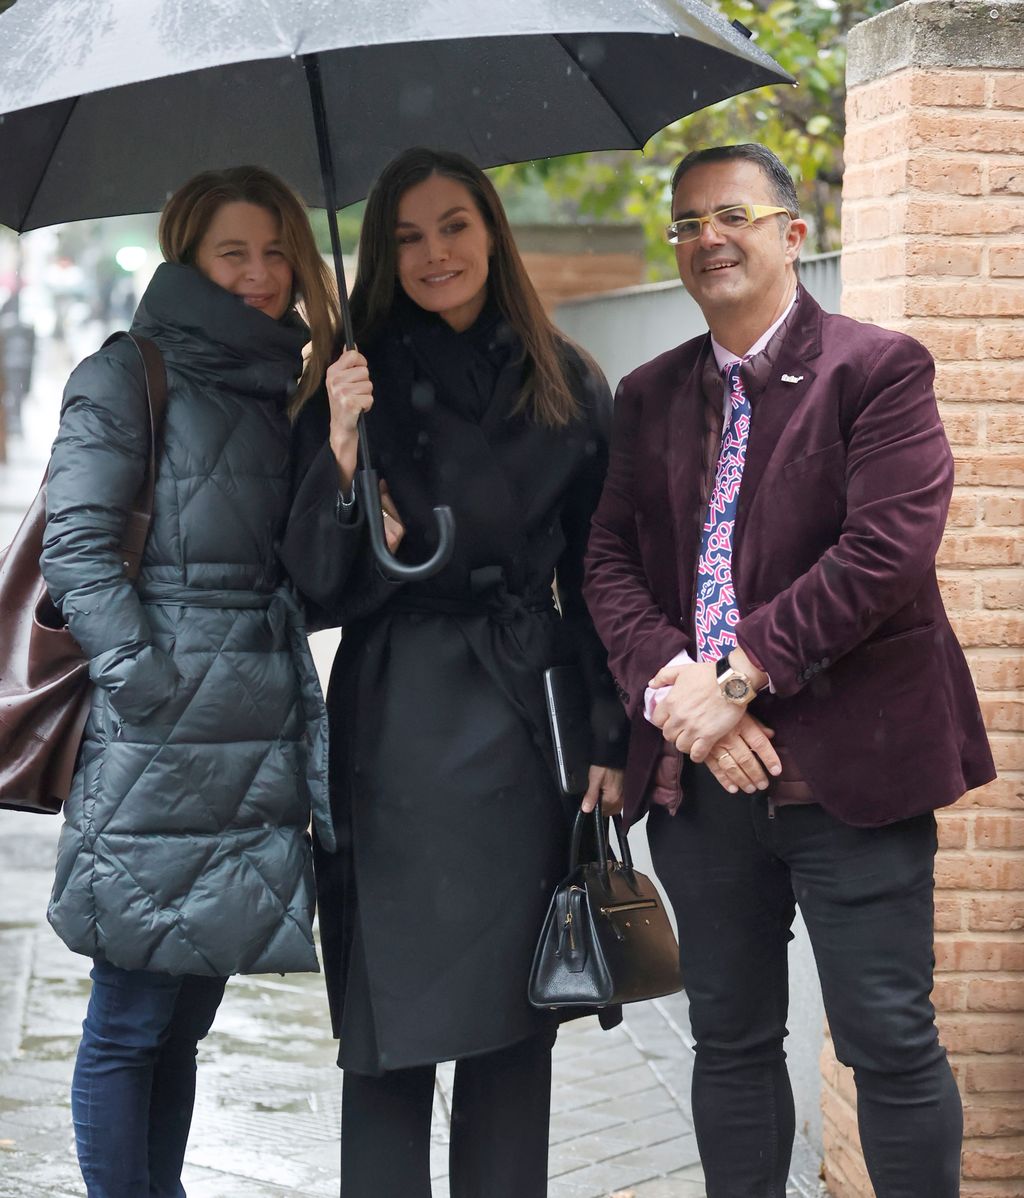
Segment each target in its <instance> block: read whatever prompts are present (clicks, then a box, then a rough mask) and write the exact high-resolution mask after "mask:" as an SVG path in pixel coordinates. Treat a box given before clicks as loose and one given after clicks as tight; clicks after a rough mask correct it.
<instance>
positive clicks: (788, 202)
mask: <svg viewBox="0 0 1024 1198" xmlns="http://www.w3.org/2000/svg"><path fill="white" fill-rule="evenodd" d="M737 158H738V159H743V160H745V161H747V162H753V163H754V164H755V165H756V166H759V167H760V168H761V173H762V174H763V175H764V177H765V178H766V179H767V180H768V183H769V185H770V186H771V190H772V198H773V199H774V200H775V203H776V204H778V205H779V207H780V208H787V209H788V210H789V211H790V212H792V213H793V214H794V216H795V215H797V214H798V213H799V212H800V201H799V200H798V199H797V196H796V187H795V185H794V183H793V176H792V175H791V174H790V173H789V171H788V170H786V168H785V167H784V166H783V165H782V163H781V162H780V161H779V159H778V158H776V156H775V155H774V154H773V153H772V152H771V150H769V149H768V147H767V146H762V145H760V144H758V143H757V142H745V143H744V144H743V145H739V146H711V147H709V148H708V149H706V150H691V151H690V153H689V154H687V155H686V157H685V158H684V159H683V160H682V161H681V162H680V163H679V165H678V166H677V167H676V169H675V171H674V172H673V173H672V195H675V194H676V188H677V187H678V186H679V180H680V179H681V178H682V177H683V175H685V174H686V173H687V171H691V170H693V168H694V167H695V166H701V165H702V164H703V163H705V162H730V161H732V160H734V159H737Z"/></svg>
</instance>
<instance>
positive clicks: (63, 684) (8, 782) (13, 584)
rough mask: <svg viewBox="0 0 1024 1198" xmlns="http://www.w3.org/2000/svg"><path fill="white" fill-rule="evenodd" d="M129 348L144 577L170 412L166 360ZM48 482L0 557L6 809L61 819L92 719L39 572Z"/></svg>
mask: <svg viewBox="0 0 1024 1198" xmlns="http://www.w3.org/2000/svg"><path fill="white" fill-rule="evenodd" d="M119 337H127V338H129V340H131V341H132V342H133V344H134V345H135V348H136V349H137V350H138V352H139V356H140V357H141V359H142V364H143V367H144V368H145V372H146V396H147V400H148V403H149V426H150V437H149V465H148V466H147V468H146V475H145V478H144V479H143V481H142V484H141V486H140V487H139V491H138V494H137V495H136V496H135V500H134V502H133V504H132V511H131V514H130V516H129V518H128V522H127V524H126V526H125V530H124V535H123V537H122V541H121V551H122V561H123V563H124V572H125V575H126V576H127V577H128V578H131V579H134V578H137V577H138V573H139V567H140V565H141V563H142V553H143V550H144V549H145V547H146V536H147V535H148V533H149V523H150V519H151V518H152V515H153V491H154V487H155V484H156V463H157V454H158V447H159V439H160V430H161V429H162V427H163V418H164V412H165V410H166V408H167V376H166V373H165V371H164V363H163V358H162V357H161V356H160V351H159V350H158V349H157V347H156V346H155V345H154V344H153V342H152V341H149V340H147V339H146V338H145V337H139V336H137V335H135V334H134V333H115V334H114V335H113V336H112V337H110V338H108V339H107V341H106V342H104V344H105V345H109V344H110V342H111V341H114V340H116V339H117V338H119ZM46 479H47V475H45V474H44V475H43V482H42V485H41V486H40V488H39V491H38V492H37V493H36V497H35V499H34V500H33V501H32V506H31V507H30V508H29V510H28V512H27V514H26V515H25V518H24V520H22V522H21V527H20V528H19V529H18V532H17V534H16V535H15V538H14V540H13V541H12V542H11V544H10V545H9V546H8V547H7V548H6V549H4V550H3V551H2V552H0V807H8V808H13V809H15V810H18V811H41V812H49V813H51V814H55V813H56V812H58V811H60V808H61V804H62V803H63V802H64V800H65V799H66V798H67V797H68V792H69V791H70V789H71V778H72V775H73V774H74V771H75V759H76V758H77V756H78V749H79V746H80V745H81V742H82V732H83V729H84V728H85V721H86V717H87V716H88V714H89V700H90V692H91V688H90V685H89V662H88V660H87V658H86V657H85V655H84V654H83V652H82V650H81V648H80V647H79V645H78V642H77V641H76V640H75V638H74V637H73V636H72V635H71V632H70V631H69V629H68V626H67V624H65V622H64V619H63V617H62V616H61V614H60V612H59V611H58V610H57V607H56V605H55V604H54V602H53V600H52V599H51V598H50V595H49V593H48V591H47V589H46V583H45V582H44V581H43V576H42V574H41V573H40V570H39V559H40V557H41V556H42V552H43V532H44V529H45V527H46Z"/></svg>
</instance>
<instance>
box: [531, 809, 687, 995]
mask: <svg viewBox="0 0 1024 1198" xmlns="http://www.w3.org/2000/svg"><path fill="white" fill-rule="evenodd" d="M588 818H591V819H593V820H594V822H595V825H596V833H597V853H598V860H596V861H588V862H585V863H582V864H581V863H580V860H579V855H580V843H581V840H582V835H583V830H584V825H585V821H586V820H587V819H588ZM615 830H616V833H617V836H618V841H619V851H620V853H621V855H622V860H621V861H617V860H616V859H615V857H614V855H612V854H611V853H610V852H609V850H608V843H607V838H606V834H605V821H604V819H603V818H602V816H601V813H600V806H599V807H598V809H597V810H596V811H595V812H594V814H593V816H590V817H588V816H586V815H584V814H583V812H582V811H581V812H579V813H578V814H577V816H576V823H575V825H574V827H573V833H572V848H571V850H570V856H569V874H568V876H567V877H566V878H565V879H564V880H563V881H562V882H561V883H560V884H559V886H558V888H557V890H556V891H555V893H554V896H553V898H552V899H551V905H550V906H549V907H548V913H547V916H546V917H545V920H544V927H543V929H542V931H541V934H540V940H539V942H538V944H537V950H536V952H535V953H534V956H533V967H532V969H531V970H530V985H529V992H528V995H529V999H530V1003H531V1004H532V1005H533V1006H535V1007H542V1008H550V1009H557V1008H559V1007H604V1006H609V1005H611V1004H613V1003H626V1002H639V1001H640V1000H642V999H645V998H660V997H661V996H662V995H665V994H674V993H675V992H676V991H677V990H681V989H682V988H683V978H682V974H681V973H680V971H679V945H678V944H677V943H676V938H675V936H674V935H673V932H672V925H671V924H670V923H669V920H668V915H667V914H666V912H665V908H664V906H663V905H662V901H661V896H660V895H659V894H658V891H657V890H656V889H655V886H654V883H653V882H652V881H651V880H650V878H648V877H646V876H645V875H644V874H641V873H638V872H637V871H636V870H635V869H634V868H633V860H632V857H631V856H630V853H629V844H628V842H627V839H626V834H625V832H623V830H622V821H621V820H620V819H619V818H618V817H616V820H615Z"/></svg>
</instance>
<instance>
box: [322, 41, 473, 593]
mask: <svg viewBox="0 0 1024 1198" xmlns="http://www.w3.org/2000/svg"><path fill="white" fill-rule="evenodd" d="M302 65H303V67H304V68H305V72H306V83H307V84H308V86H309V100H310V104H311V106H312V109H313V126H314V128H315V130H316V148H317V153H318V154H319V156H320V175H321V178H322V181H323V188H324V203H325V204H326V205H327V226H328V228H329V229H330V233H331V252H332V253H333V255H334V274H335V278H336V279H337V281H338V302H339V305H340V308H341V327H342V330H343V332H344V335H345V348H346V349H355V346H356V339H355V333H354V331H353V328H352V309H351V306H350V304H349V299H348V283H347V281H346V279H345V264H344V263H343V261H342V258H341V236H340V234H339V232H338V205H337V199H336V196H337V192H336V190H335V186H334V157H333V155H332V154H331V139H330V133H329V132H328V129H327V109H326V106H325V104H324V89H323V83H322V82H321V79H320V60H319V56H318V55H316V54H304V55H303V56H302ZM359 463H360V468H359V469H358V470H357V471H356V480H355V483H356V490H357V492H358V494H359V499H360V501H361V502H362V505H363V509H364V511H365V513H366V525H367V529H368V531H369V534H370V546H371V548H372V549H373V555H374V557H375V558H376V559H377V561H378V563H379V565H380V568H381V569H382V570H383V571H384V572H385V573H386V574H388V575H390V576H391V577H392V578H396V579H401V580H405V581H414V580H416V579H422V578H430V577H431V576H432V575H434V574H436V573H437V572H438V570H441V569H443V568H444V566H446V565H447V564H448V561H449V560H450V558H451V556H452V551H453V550H454V548H455V520H454V517H453V516H452V509H451V508H450V507H435V508H434V518H435V520H436V522H437V548H436V549H435V550H434V553H433V555H432V556H431V557H430V558H429V559H428V560H427V561H425V562H423V563H421V564H420V565H418V566H408V565H405V564H404V563H403V562H400V561H398V559H397V558H396V557H394V556H393V554H392V553H391V551H390V549H388V543H387V539H386V537H385V536H384V516H383V512H382V511H381V506H380V483H379V480H378V477H377V472H376V470H374V469H373V465H372V460H371V457H370V442H369V437H368V436H367V432H366V421H365V420H364V419H363V417H362V416H361V415H360V417H359Z"/></svg>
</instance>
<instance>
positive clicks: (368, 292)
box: [352, 146, 579, 428]
mask: <svg viewBox="0 0 1024 1198" xmlns="http://www.w3.org/2000/svg"><path fill="white" fill-rule="evenodd" d="M431 175H443V176H444V177H445V178H446V179H452V180H454V181H455V182H456V183H461V184H462V186H463V187H465V189H466V190H467V191H468V192H469V194H470V196H471V197H472V199H473V202H474V203H475V204H476V206H477V208H478V209H479V212H480V215H481V216H482V217H483V219H484V223H485V224H486V226H487V229H488V232H489V233H490V235H491V243H492V246H493V250H492V255H491V260H490V271H489V274H488V287H489V289H490V293H491V295H492V296H493V297H494V300H495V302H496V303H497V305H498V309H499V311H500V312H501V314H502V316H503V317H504V318H505V320H506V321H508V323H509V325H511V327H512V328H513V329H514V330H515V332H516V333H517V334H518V336H519V339H520V340H521V342H522V345H523V350H524V358H525V362H526V379H525V382H524V385H523V390H522V393H521V394H520V397H519V405H518V408H517V410H525V411H526V412H528V413H529V415H530V417H531V418H532V419H533V420H535V421H536V422H537V423H538V424H543V425H547V426H548V427H551V428H557V427H560V426H562V425H565V424H567V423H568V422H569V421H570V420H572V418H573V417H574V416H576V415H577V413H578V411H579V404H578V402H577V400H576V397H575V396H574V395H573V392H572V390H571V389H570V387H569V383H568V380H567V379H566V374H565V367H564V365H563V358H562V355H561V354H560V353H559V345H560V342H561V341H562V338H561V337H560V336H559V334H558V332H557V330H556V329H555V326H554V325H553V324H552V323H551V321H550V320H549V319H548V315H547V313H546V312H545V311H544V308H543V306H542V305H541V302H540V298H539V297H538V295H537V292H536V290H535V289H534V286H533V284H532V283H531V282H530V278H529V275H527V273H526V268H525V267H524V266H523V260H522V258H520V256H519V251H518V249H516V243H515V239H514V238H513V236H512V229H511V226H510V225H509V223H508V217H507V216H506V215H505V209H504V208H503V207H502V205H501V200H500V199H499V198H498V193H497V192H496V191H495V190H494V185H493V184H492V183H491V181H490V179H488V178H487V176H486V175H485V174H484V173H483V171H482V170H480V168H479V167H478V166H476V165H475V163H472V162H470V160H469V159H468V158H463V157H462V155H461V154H454V153H451V152H448V151H443V150H430V149H425V148H424V147H422V146H417V147H415V148H413V149H411V150H405V151H404V152H403V153H401V154H399V155H398V157H397V158H394V159H392V161H391V162H390V163H388V165H387V166H386V167H385V168H384V170H383V171H382V172H381V175H380V177H379V178H378V180H377V182H376V183H375V184H374V185H373V190H372V191H371V192H370V194H369V196H368V197H367V200H366V212H365V214H364V216H363V227H362V232H361V234H360V238H359V265H358V269H357V273H356V282H355V286H354V287H353V289H352V321H353V326H354V329H355V334H356V339H357V341H358V340H359V339H361V338H363V337H365V336H366V335H367V334H369V333H372V332H374V331H375V330H376V329H377V328H378V327H379V326H380V325H381V324H382V323H383V322H384V320H385V319H386V318H387V316H388V314H389V313H390V311H391V306H392V304H393V303H394V299H395V288H396V287H397V286H399V283H398V281H397V280H398V244H397V241H396V239H395V227H396V225H397V223H398V205H399V203H400V201H401V198H402V196H403V195H405V193H406V192H407V191H408V190H409V188H410V187H415V186H416V184H417V183H422V182H423V181H424V180H425V179H429V178H430V176H431Z"/></svg>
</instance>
